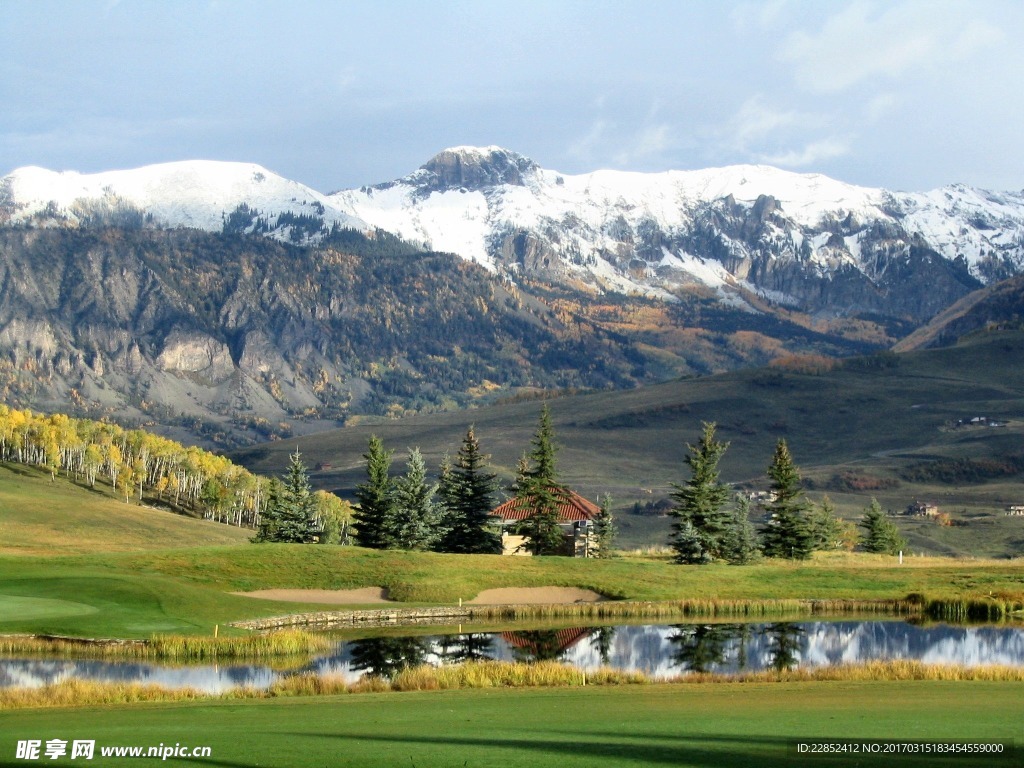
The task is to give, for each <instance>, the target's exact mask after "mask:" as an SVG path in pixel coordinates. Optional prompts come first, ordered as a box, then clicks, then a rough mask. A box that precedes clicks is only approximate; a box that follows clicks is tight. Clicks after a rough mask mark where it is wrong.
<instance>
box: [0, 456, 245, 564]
mask: <svg viewBox="0 0 1024 768" xmlns="http://www.w3.org/2000/svg"><path fill="white" fill-rule="evenodd" d="M251 537H252V531H248V530H242V529H239V528H233V527H231V526H228V525H222V524H220V523H214V522H212V521H209V520H197V519H194V518H191V517H185V516H183V515H178V514H175V513H173V512H170V511H168V510H165V509H154V508H153V507H150V506H140V505H139V504H138V503H137V501H136V500H134V499H133V500H132V503H131V504H126V503H125V501H124V497H123V496H120V497H115V496H113V495H111V492H110V490H109V488H107V487H105V486H103V485H102V484H97V487H96V489H90V488H88V487H87V486H85V485H78V484H75V483H72V482H71V481H69V480H68V479H66V478H64V477H63V476H61V477H58V478H57V480H55V481H51V480H50V475H49V473H47V472H42V471H40V470H38V469H36V468H33V467H26V466H21V465H18V464H0V553H2V554H14V555H61V554H85V553H92V552H123V551H141V550H149V549H163V548H167V547H187V546H211V545H224V544H242V543H244V542H246V541H248V540H249V539H250V538H251Z"/></svg>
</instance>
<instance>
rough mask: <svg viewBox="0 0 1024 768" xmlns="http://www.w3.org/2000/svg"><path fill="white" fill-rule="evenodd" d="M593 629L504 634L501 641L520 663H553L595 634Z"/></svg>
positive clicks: (539, 630) (527, 631) (581, 628)
mask: <svg viewBox="0 0 1024 768" xmlns="http://www.w3.org/2000/svg"><path fill="white" fill-rule="evenodd" d="M593 632H594V629H593V627H570V628H567V629H531V630H525V631H522V632H502V633H501V639H502V640H504V641H505V642H506V643H508V645H509V647H510V648H511V649H512V651H513V652H514V653H515V655H516V656H517V657H518V658H519V660H520V661H551V660H553V659H558V658H561V657H562V655H563V654H564V653H565V652H566V651H568V650H569V649H570V648H572V647H573V646H574V645H576V644H577V643H579V642H580V641H581V640H582V639H583V638H585V637H589V636H590V635H591V634H593Z"/></svg>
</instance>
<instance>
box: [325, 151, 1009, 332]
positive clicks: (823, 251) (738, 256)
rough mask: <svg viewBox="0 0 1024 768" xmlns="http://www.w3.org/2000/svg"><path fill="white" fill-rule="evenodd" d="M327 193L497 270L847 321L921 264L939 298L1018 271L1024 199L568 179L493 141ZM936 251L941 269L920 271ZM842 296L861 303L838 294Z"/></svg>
mask: <svg viewBox="0 0 1024 768" xmlns="http://www.w3.org/2000/svg"><path fill="white" fill-rule="evenodd" d="M330 199H331V201H332V202H334V203H335V205H336V206H337V207H338V208H340V209H341V210H344V211H347V212H348V213H350V214H351V215H353V216H355V217H358V218H359V219H362V220H364V221H366V222H368V223H369V224H370V225H373V226H376V227H380V228H382V229H386V230H389V231H391V232H394V233H395V234H398V235H399V236H401V237H403V238H405V239H408V240H413V241H418V242H420V243H422V244H423V245H424V246H425V247H428V248H431V249H435V250H443V251H452V252H455V253H458V254H460V255H461V256H463V257H465V258H469V259H472V260H474V261H477V262H479V263H481V264H483V265H485V266H486V267H488V268H489V269H492V270H495V271H500V272H508V273H512V274H515V273H527V274H534V275H537V276H544V277H548V278H553V279H561V280H570V281H573V282H577V283H579V282H582V283H585V284H589V285H592V286H594V287H597V288H604V289H610V290H618V291H627V292H635V291H641V292H655V293H657V292H673V291H676V290H678V289H679V288H680V287H682V286H686V285H691V284H698V285H703V286H707V287H710V288H712V289H714V290H715V291H717V292H718V294H719V296H720V297H722V298H727V299H728V298H730V297H732V299H733V300H734V301H736V300H739V299H738V296H739V295H741V294H742V291H743V290H744V289H745V290H746V291H749V292H752V293H754V294H760V295H762V296H764V297H766V298H769V299H773V300H775V301H779V302H781V303H788V304H793V305H796V306H804V307H806V308H809V309H826V308H827V307H828V306H829V305H831V306H832V307H833V308H834V309H836V310H838V311H839V313H840V314H845V313H846V312H847V311H849V310H853V311H857V310H877V309H879V308H880V306H878V305H879V304H880V303H884V301H885V300H888V299H891V298H892V297H893V293H894V291H895V294H897V296H898V294H899V293H900V290H899V287H900V286H899V285H898V284H897V283H898V282H899V281H900V280H905V279H906V278H907V274H908V271H912V272H918V271H920V267H925V270H924V271H926V272H931V271H937V272H941V273H946V274H943V275H941V276H940V277H939V278H938V284H937V285H935V286H933V287H934V288H936V289H937V290H938V292H939V293H940V294H942V297H943V298H942V300H943V301H945V300H946V299H947V298H952V297H958V295H962V293H963V292H964V288H965V287H966V286H968V285H970V284H971V283H972V282H974V281H980V282H986V281H988V280H990V279H996V278H1001V277H1005V276H1007V275H1009V274H1014V273H1017V272H1019V271H1021V269H1022V268H1024V193H1000V194H994V193H989V192H985V191H982V190H977V189H972V188H970V187H965V186H962V185H954V186H950V187H945V188H942V189H939V190H935V191H932V192H926V193H915V194H910V193H894V192H890V191H887V190H884V189H873V188H867V187H857V186H853V185H850V184H845V183H842V182H839V181H836V180H834V179H830V178H828V177H826V176H822V175H820V174H798V173H791V172H788V171H783V170H779V169H777V168H771V167H767V166H749V165H741V166H731V167H726V168H712V169H706V170H699V171H668V172H664V173H631V172H621V171H596V172H594V173H587V174H580V175H568V174H562V173H558V172H556V171H551V170H546V169H543V168H541V167H539V166H538V165H537V164H536V163H534V162H533V161H532V160H530V159H528V158H526V157H523V156H522V155H518V154H516V153H514V152H509V151H508V150H505V149H501V148H500V147H485V148H477V147H456V148H452V149H447V150H444V151H442V152H440V153H439V154H438V155H436V156H435V157H434V158H433V159H431V160H430V161H429V162H427V163H426V164H425V165H424V166H422V167H421V168H420V169H418V170H417V171H415V172H414V173H412V174H410V175H408V176H406V177H404V178H401V179H398V180H396V181H393V182H388V183H385V184H379V185H376V186H372V187H363V188H361V189H357V190H347V191H341V192H337V193H335V194H333V195H331V196H330ZM934 257H941V260H943V261H945V262H947V263H946V264H941V265H938V268H937V269H928V268H927V264H926V263H927V262H929V261H932V260H934ZM894 263H898V265H897V268H895V269H893V265H894ZM951 265H952V273H953V274H949V273H950V266H951ZM851 281H852V282H854V283H863V285H862V286H859V287H858V286H853V285H850V283H851ZM830 283H831V285H830ZM975 284H977V283H975ZM738 292H739V293H738ZM851 292H852V293H861V294H864V295H862V296H861V297H860V298H859V299H857V300H855V301H854V302H853V306H848V305H847V304H845V303H844V302H843V301H838V299H839V297H841V296H844V295H846V294H850V293H851ZM872 293H875V294H877V299H878V301H874V300H872V298H873V297H872V296H871V294H872ZM897 300H898V301H899V300H900V299H899V298H897ZM911 303H914V302H911ZM938 308H939V307H938V306H937V305H933V304H932V303H931V302H928V301H925V302H924V304H923V305H922V306H920V307H916V306H908V307H906V308H904V309H903V310H902V312H901V313H903V314H911V315H915V316H917V315H920V314H925V315H926V314H928V313H929V312H933V311H937V310H938ZM897 311H898V312H899V311H900V310H899V309H898V308H897Z"/></svg>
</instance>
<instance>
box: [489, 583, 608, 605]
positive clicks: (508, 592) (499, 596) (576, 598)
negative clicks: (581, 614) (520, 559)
mask: <svg viewBox="0 0 1024 768" xmlns="http://www.w3.org/2000/svg"><path fill="white" fill-rule="evenodd" d="M607 599H608V598H606V597H605V596H604V595H601V594H598V593H597V592H593V591H591V590H589V589H578V588H576V587H504V588H501V589H485V590H484V591H483V592H481V593H480V594H479V595H477V596H476V597H474V598H473V599H472V600H470V601H469V604H470V605H529V604H534V605H537V604H548V603H552V604H553V603H596V602H598V601H599V600H607Z"/></svg>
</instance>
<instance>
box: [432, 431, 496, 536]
mask: <svg viewBox="0 0 1024 768" xmlns="http://www.w3.org/2000/svg"><path fill="white" fill-rule="evenodd" d="M488 459H490V456H488V455H486V454H485V453H483V452H482V451H481V450H480V441H479V440H478V439H477V436H476V431H475V429H474V428H473V426H472V425H471V426H470V427H469V429H468V430H466V437H465V438H464V439H463V441H462V447H461V448H460V449H459V454H458V456H457V458H456V460H455V464H454V465H452V464H451V463H450V462H449V461H447V460H446V462H445V463H444V464H443V465H442V467H441V478H440V491H439V493H440V495H441V499H442V503H443V505H444V508H445V514H444V518H443V521H442V527H443V528H444V529H445V533H444V536H443V538H442V540H441V542H440V544H439V546H438V549H440V550H441V551H442V552H460V553H465V554H501V533H500V532H499V530H498V528H497V526H498V525H499V523H498V522H497V521H496V520H495V518H494V517H493V516H492V515H491V512H492V511H493V509H494V507H495V503H494V496H495V494H496V493H497V491H498V480H497V477H498V476H497V475H496V474H495V473H494V472H491V471H489V470H488V467H487V461H488Z"/></svg>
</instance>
